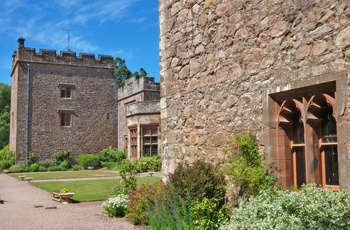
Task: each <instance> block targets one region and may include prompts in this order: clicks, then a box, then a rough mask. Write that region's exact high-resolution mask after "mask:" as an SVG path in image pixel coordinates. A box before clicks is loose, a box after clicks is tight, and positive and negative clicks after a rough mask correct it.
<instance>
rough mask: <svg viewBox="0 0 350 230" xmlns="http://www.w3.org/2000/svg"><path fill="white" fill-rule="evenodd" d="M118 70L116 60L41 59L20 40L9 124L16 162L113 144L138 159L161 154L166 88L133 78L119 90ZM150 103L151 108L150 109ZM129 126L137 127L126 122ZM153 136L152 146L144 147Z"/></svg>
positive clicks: (68, 54)
mask: <svg viewBox="0 0 350 230" xmlns="http://www.w3.org/2000/svg"><path fill="white" fill-rule="evenodd" d="M113 69H114V62H113V57H112V56H107V55H98V58H95V55H94V54H87V53H81V54H80V55H79V56H76V53H75V52H72V51H70V50H69V51H61V52H60V54H59V55H57V54H56V51H55V50H44V49H40V51H39V53H36V51H35V49H33V48H28V47H25V46H24V38H19V39H18V50H17V51H15V52H14V54H13V61H12V73H11V77H12V90H11V119H10V149H11V150H14V151H16V160H17V162H28V155H29V153H30V152H33V153H35V154H36V155H37V156H38V157H39V159H40V160H42V161H50V160H52V159H53V154H54V153H56V152H58V151H59V150H69V151H71V153H72V155H73V157H76V156H77V155H79V154H84V153H98V152H99V151H101V150H102V149H104V148H106V147H109V146H111V147H119V148H120V149H123V148H124V149H125V150H128V149H129V150H130V149H134V150H133V151H134V152H135V153H133V155H132V156H130V157H131V158H132V157H142V156H144V155H145V156H147V155H148V156H149V155H152V154H153V155H154V154H158V146H159V145H158V138H157V139H156V137H158V135H159V133H160V130H159V129H158V127H159V120H160V118H159V116H160V115H159V114H160V112H159V83H155V82H154V79H153V78H151V77H143V78H140V79H136V78H135V77H132V78H130V79H128V80H127V84H126V85H125V86H124V87H120V88H118V84H117V82H116V80H115V77H114V76H113ZM131 85H133V87H131V88H130V86H131ZM157 85H158V86H157ZM136 86H137V87H136ZM130 89H131V90H130ZM118 95H119V96H120V98H119V97H118ZM157 95H158V96H157ZM154 100H158V104H157V102H155V101H154ZM148 103H150V104H152V106H153V107H154V108H153V109H152V110H147V109H144V107H145V106H146V107H148V106H147V105H148ZM157 105H158V108H157ZM135 117H137V119H136V118H135ZM157 118H158V119H157ZM128 120H133V121H132V122H131V121H130V122H129V123H128V124H126V122H127V121H128ZM130 123H131V124H130ZM146 126H147V127H146ZM134 127H137V132H135V130H134ZM146 128H151V132H152V133H151V134H150V135H148V134H147V132H148V129H146ZM154 129H157V132H156V133H154V134H153V132H154ZM130 133H132V134H130ZM132 138H134V139H135V138H136V140H134V139H132ZM148 138H151V140H152V141H153V142H151V143H145V142H147V141H148V140H149V139H148ZM130 139H131V140H132V141H130Z"/></svg>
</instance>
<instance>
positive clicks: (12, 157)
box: [0, 145, 16, 169]
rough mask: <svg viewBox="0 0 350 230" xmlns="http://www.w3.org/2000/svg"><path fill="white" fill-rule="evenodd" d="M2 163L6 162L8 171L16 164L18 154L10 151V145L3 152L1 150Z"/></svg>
mask: <svg viewBox="0 0 350 230" xmlns="http://www.w3.org/2000/svg"><path fill="white" fill-rule="evenodd" d="M0 161H6V163H4V166H6V169H8V168H9V167H10V166H12V165H14V164H15V161H16V153H15V152H14V151H11V150H10V146H9V145H6V146H5V147H4V148H3V149H2V150H0ZM3 169H5V168H3Z"/></svg>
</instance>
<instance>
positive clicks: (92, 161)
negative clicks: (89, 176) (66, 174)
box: [78, 154, 100, 169]
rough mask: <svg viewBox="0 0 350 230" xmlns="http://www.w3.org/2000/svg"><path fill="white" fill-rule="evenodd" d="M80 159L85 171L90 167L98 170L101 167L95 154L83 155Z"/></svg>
mask: <svg viewBox="0 0 350 230" xmlns="http://www.w3.org/2000/svg"><path fill="white" fill-rule="evenodd" d="M78 159H79V165H80V166H81V167H83V168H84V169H87V168H88V167H94V168H98V167H99V165H100V161H99V159H98V156H97V155H94V154H81V155H79V157H78Z"/></svg>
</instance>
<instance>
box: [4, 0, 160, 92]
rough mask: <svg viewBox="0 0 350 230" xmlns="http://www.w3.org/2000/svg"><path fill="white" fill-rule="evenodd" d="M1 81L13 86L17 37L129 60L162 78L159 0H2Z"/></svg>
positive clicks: (46, 46)
mask: <svg viewBox="0 0 350 230" xmlns="http://www.w3.org/2000/svg"><path fill="white" fill-rule="evenodd" d="M0 9H1V13H0V82H1V83H6V84H9V85H10V84H11V77H10V74H11V61H12V54H13V51H14V50H16V49H17V39H18V38H19V37H23V38H25V43H24V45H25V47H30V48H35V49H36V52H39V49H53V50H56V53H57V54H59V52H60V51H61V50H67V49H68V32H67V30H70V42H69V48H70V49H71V50H72V51H74V52H76V53H77V55H79V53H80V52H82V53H94V54H95V56H96V57H97V55H98V54H105V55H112V56H113V57H114V58H115V57H120V58H123V59H125V62H126V66H127V67H128V68H129V69H130V70H131V71H132V72H135V71H139V69H140V68H141V67H142V68H144V69H145V70H146V71H147V73H148V76H152V77H155V80H156V81H157V82H159V32H158V0H50V1H46V0H1V1H0Z"/></svg>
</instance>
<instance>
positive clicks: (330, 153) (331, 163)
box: [321, 107, 339, 186]
mask: <svg viewBox="0 0 350 230" xmlns="http://www.w3.org/2000/svg"><path fill="white" fill-rule="evenodd" d="M321 154H322V162H323V164H322V165H323V170H322V179H323V185H324V186H334V185H335V186H337V185H339V173H338V148H337V123H336V120H335V118H334V117H333V109H332V107H327V108H325V109H323V111H322V142H321Z"/></svg>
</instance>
